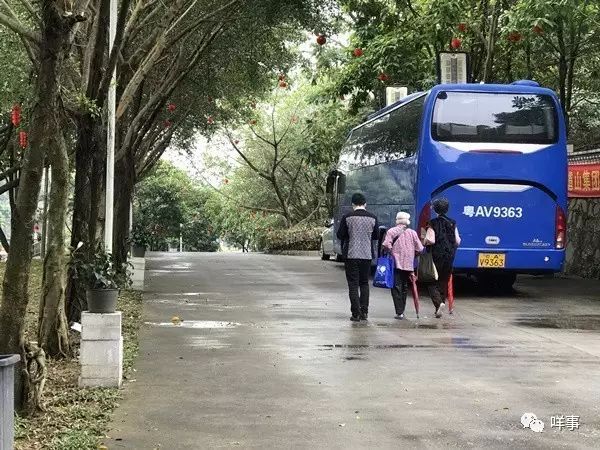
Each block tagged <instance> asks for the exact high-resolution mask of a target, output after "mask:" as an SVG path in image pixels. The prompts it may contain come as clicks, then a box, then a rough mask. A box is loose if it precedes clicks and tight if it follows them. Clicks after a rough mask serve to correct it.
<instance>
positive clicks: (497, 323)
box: [106, 253, 600, 449]
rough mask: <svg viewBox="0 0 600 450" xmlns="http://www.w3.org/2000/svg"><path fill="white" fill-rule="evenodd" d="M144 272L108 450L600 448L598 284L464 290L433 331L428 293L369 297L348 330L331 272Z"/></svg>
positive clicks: (224, 257) (259, 260)
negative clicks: (139, 318)
mask: <svg viewBox="0 0 600 450" xmlns="http://www.w3.org/2000/svg"><path fill="white" fill-rule="evenodd" d="M146 268H147V272H146V295H145V299H146V300H145V310H144V314H145V321H146V325H145V326H144V329H143V330H142V333H141V344H140V345H141V347H140V356H139V358H138V361H137V364H136V368H137V372H135V373H134V374H132V376H131V377H130V379H129V380H126V381H125V393H124V397H125V398H124V400H123V402H122V404H121V407H120V408H119V409H118V410H117V413H116V417H115V420H114V422H113V424H112V427H113V429H112V430H111V431H110V433H109V434H110V439H107V442H106V444H107V445H108V447H109V448H128V449H154V448H160V449H209V448H210V449H212V448H256V449H259V448H261V449H264V448H277V449H280V448H294V449H296V448H298V449H301V448H324V449H325V448H328V449H329V448H331V449H354V448H357V449H358V448H390V449H391V448H426V449H434V448H477V449H478V448H487V449H489V448H494V449H495V448H498V449H507V448H511V449H513V448H515V449H516V448H522V449H538V448H539V449H551V448H567V449H582V448H590V449H591V448H599V447H600V282H599V281H590V280H575V279H562V278H555V279H551V278H543V277H522V278H519V280H518V282H517V285H516V291H515V293H513V294H511V295H509V296H502V297H495V296H491V295H482V294H480V293H479V292H478V290H477V289H476V287H475V286H473V285H470V284H469V283H468V282H461V283H457V284H458V286H457V288H456V289H457V291H458V292H457V298H456V310H455V313H454V314H453V315H452V316H449V315H447V314H446V315H445V316H444V317H443V318H442V319H440V320H438V319H435V318H433V317H432V315H433V314H432V313H433V307H432V306H431V303H430V301H429V300H428V299H427V298H426V297H423V298H422V299H421V314H420V318H419V319H416V317H415V314H414V309H413V306H412V302H411V300H410V299H409V301H408V306H407V314H406V315H407V319H406V320H404V321H397V320H394V319H393V305H392V300H391V296H390V295H389V291H386V290H382V289H372V290H371V308H370V315H369V321H368V322H366V323H365V322H361V323H353V322H350V321H349V320H348V318H349V305H348V300H347V297H346V287H345V278H344V273H343V266H342V265H341V264H338V263H335V262H326V261H320V260H318V259H315V258H311V257H290V256H269V255H261V254H236V253H231V254H222V253H221V254H219V253H217V254H181V255H180V254H173V253H170V254H151V256H150V257H149V258H147V262H146ZM459 281H460V280H459ZM524 413H534V414H536V415H537V417H538V418H539V419H540V420H542V421H543V422H544V424H545V428H544V431H543V432H541V433H536V432H534V431H532V430H531V429H529V428H524V427H523V425H522V424H521V416H522V415H523V414H524ZM552 416H564V417H566V416H579V429H573V430H572V431H571V430H569V429H565V428H563V429H561V430H559V429H558V428H556V427H554V428H552V427H551V422H552V419H551V417H552ZM556 420H557V421H558V423H560V419H556ZM571 420H572V421H574V420H575V419H571ZM572 425H573V423H572ZM571 428H572V427H571Z"/></svg>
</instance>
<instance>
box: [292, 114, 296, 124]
mask: <svg viewBox="0 0 600 450" xmlns="http://www.w3.org/2000/svg"><path fill="white" fill-rule="evenodd" d="M291 122H292V123H298V116H297V115H296V114H294V115H293V116H292V119H291Z"/></svg>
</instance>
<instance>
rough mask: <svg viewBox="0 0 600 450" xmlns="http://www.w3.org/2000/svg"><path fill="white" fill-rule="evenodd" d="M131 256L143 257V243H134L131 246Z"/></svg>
mask: <svg viewBox="0 0 600 450" xmlns="http://www.w3.org/2000/svg"><path fill="white" fill-rule="evenodd" d="M131 256H133V257H134V258H143V257H144V256H146V246H145V245H134V246H132V247H131Z"/></svg>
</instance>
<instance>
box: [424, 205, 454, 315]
mask: <svg viewBox="0 0 600 450" xmlns="http://www.w3.org/2000/svg"><path fill="white" fill-rule="evenodd" d="M432 206H433V210H434V212H435V213H436V214H437V215H438V216H437V217H436V218H434V219H431V220H430V221H429V224H428V227H427V232H426V233H425V239H424V242H423V243H424V244H425V246H426V247H427V248H428V251H431V253H432V257H433V263H434V264H435V267H436V269H437V273H438V279H437V281H435V282H433V283H429V284H428V286H427V289H428V291H429V296H430V297H431V301H432V302H433V306H434V307H435V317H437V318H438V319H439V318H440V317H442V310H443V309H444V307H445V306H446V297H447V295H448V282H449V281H450V275H452V269H453V267H454V256H455V255H456V249H457V248H458V246H459V245H460V234H459V233H458V228H457V227H456V222H455V221H454V220H452V219H450V218H449V217H448V216H447V214H448V211H449V209H450V203H449V202H448V200H446V199H445V198H438V199H436V200H434V201H433V203H432Z"/></svg>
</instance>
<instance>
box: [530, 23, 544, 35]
mask: <svg viewBox="0 0 600 450" xmlns="http://www.w3.org/2000/svg"><path fill="white" fill-rule="evenodd" d="M533 32H534V33H535V34H544V29H543V28H542V27H541V26H539V25H536V26H534V27H533Z"/></svg>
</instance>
